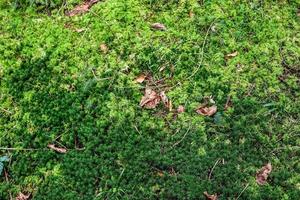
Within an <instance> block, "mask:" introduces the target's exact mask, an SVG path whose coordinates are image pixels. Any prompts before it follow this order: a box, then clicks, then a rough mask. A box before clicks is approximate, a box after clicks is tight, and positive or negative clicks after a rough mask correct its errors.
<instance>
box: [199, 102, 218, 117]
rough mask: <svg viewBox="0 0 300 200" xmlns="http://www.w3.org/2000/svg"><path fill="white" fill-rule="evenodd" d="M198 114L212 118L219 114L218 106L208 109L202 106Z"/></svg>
mask: <svg viewBox="0 0 300 200" xmlns="http://www.w3.org/2000/svg"><path fill="white" fill-rule="evenodd" d="M196 112H197V113H198V114H200V115H203V116H212V115H214V114H215V113H216V112H217V106H215V105H213V106H210V107H207V106H206V105H201V106H199V107H198V108H197V110H196Z"/></svg>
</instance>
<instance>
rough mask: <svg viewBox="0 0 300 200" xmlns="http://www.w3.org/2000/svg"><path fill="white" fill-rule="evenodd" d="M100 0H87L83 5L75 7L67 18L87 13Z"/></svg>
mask: <svg viewBox="0 0 300 200" xmlns="http://www.w3.org/2000/svg"><path fill="white" fill-rule="evenodd" d="M99 1H100V0H85V1H84V2H83V3H82V4H79V5H77V6H75V8H73V9H72V10H70V11H68V12H67V13H66V16H69V17H73V16H75V15H79V14H83V13H86V12H88V11H89V10H90V8H91V7H92V6H93V5H95V4H96V3H98V2H99Z"/></svg>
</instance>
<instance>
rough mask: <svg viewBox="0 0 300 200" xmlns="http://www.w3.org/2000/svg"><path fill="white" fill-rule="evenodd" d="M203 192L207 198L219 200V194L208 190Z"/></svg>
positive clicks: (208, 199)
mask: <svg viewBox="0 0 300 200" xmlns="http://www.w3.org/2000/svg"><path fill="white" fill-rule="evenodd" d="M203 194H204V196H205V197H206V199H207V200H218V196H217V195H216V194H208V193H207V192H203Z"/></svg>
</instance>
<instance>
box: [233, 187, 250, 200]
mask: <svg viewBox="0 0 300 200" xmlns="http://www.w3.org/2000/svg"><path fill="white" fill-rule="evenodd" d="M248 186H249V183H247V185H246V186H245V187H244V189H243V190H242V191H241V193H240V194H239V196H238V197H237V198H236V199H235V200H238V199H239V198H240V196H242V194H243V192H244V191H245V190H246V189H247V188H248Z"/></svg>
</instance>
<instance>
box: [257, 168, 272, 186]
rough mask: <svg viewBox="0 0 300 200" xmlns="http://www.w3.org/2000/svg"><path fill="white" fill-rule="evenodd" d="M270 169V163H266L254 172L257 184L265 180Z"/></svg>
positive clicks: (263, 182) (262, 183) (261, 183)
mask: <svg viewBox="0 0 300 200" xmlns="http://www.w3.org/2000/svg"><path fill="white" fill-rule="evenodd" d="M271 171H272V165H271V163H268V164H266V165H265V166H263V167H262V168H261V169H260V170H259V171H258V172H257V173H256V182H257V183H258V184H259V185H264V184H265V183H266V182H267V178H268V176H269V174H270V173H271Z"/></svg>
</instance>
